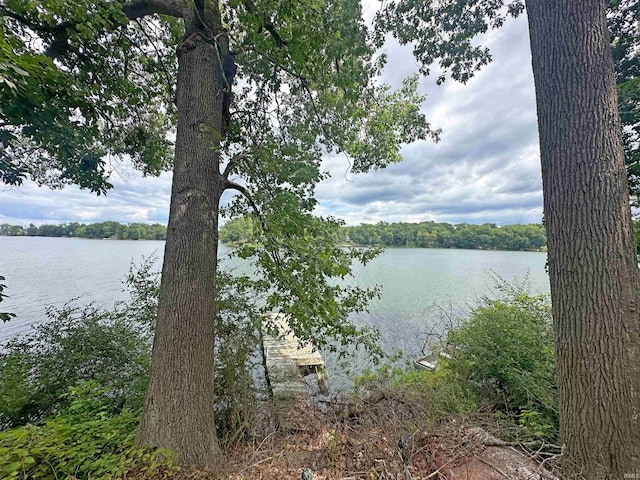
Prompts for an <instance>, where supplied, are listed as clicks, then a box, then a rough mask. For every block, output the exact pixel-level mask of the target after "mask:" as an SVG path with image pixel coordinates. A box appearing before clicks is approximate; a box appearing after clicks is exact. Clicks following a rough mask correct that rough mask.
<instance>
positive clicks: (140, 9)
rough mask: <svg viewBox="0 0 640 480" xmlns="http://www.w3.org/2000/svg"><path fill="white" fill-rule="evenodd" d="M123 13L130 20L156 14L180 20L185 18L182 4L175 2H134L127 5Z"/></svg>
mask: <svg viewBox="0 0 640 480" xmlns="http://www.w3.org/2000/svg"><path fill="white" fill-rule="evenodd" d="M122 11H123V12H124V14H125V15H126V16H127V18H128V19H129V20H135V19H137V18H140V17H146V16H148V15H153V14H154V13H158V14H161V15H169V16H170V17H178V18H182V17H183V16H184V10H183V9H182V7H181V6H180V4H179V3H178V2H176V1H174V0H134V1H132V2H129V3H125V4H124V5H123V7H122Z"/></svg>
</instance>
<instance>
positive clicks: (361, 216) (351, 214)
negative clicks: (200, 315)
mask: <svg viewBox="0 0 640 480" xmlns="http://www.w3.org/2000/svg"><path fill="white" fill-rule="evenodd" d="M372 14H373V7H365V18H369V19H370V18H371V16H372ZM482 41H483V43H484V44H486V45H488V46H489V47H490V48H491V51H492V54H493V62H492V63H491V64H490V65H488V66H486V67H484V68H483V70H482V71H481V72H479V73H478V74H477V75H476V77H475V78H473V79H472V80H471V81H469V82H468V83H467V84H466V85H462V84H459V83H456V82H454V81H452V80H450V79H449V80H447V81H446V82H445V83H444V84H443V85H441V86H437V85H436V84H435V80H436V78H437V73H438V72H437V71H436V70H434V71H433V74H432V75H431V76H430V77H427V78H422V79H421V81H420V91H421V93H424V94H426V95H427V99H426V101H425V103H424V105H423V107H422V108H423V112H424V114H425V115H426V117H427V119H428V121H429V122H430V123H431V126H432V127H433V128H441V129H442V135H441V140H440V142H438V143H434V142H433V141H430V140H429V141H421V142H416V143H414V144H411V145H407V146H405V147H404V148H403V149H402V156H403V161H402V162H400V163H398V164H394V165H391V166H389V167H387V168H386V169H384V170H379V171H376V172H372V173H368V174H357V175H356V174H353V173H351V172H349V162H348V159H347V158H346V157H344V156H340V155H334V156H328V157H326V158H325V159H324V160H323V164H322V168H323V169H324V170H327V171H329V172H330V173H331V177H330V178H329V179H328V180H325V181H324V182H323V183H321V184H320V185H319V186H318V188H317V191H316V197H317V199H318V201H319V205H318V208H317V213H318V214H320V215H332V216H334V217H339V218H342V219H344V220H345V221H346V223H347V224H348V225H357V224H360V223H377V222H380V221H386V222H422V221H430V220H433V221H436V222H449V223H462V222H466V223H485V222H490V223H497V224H499V225H505V224H513V223H540V221H541V219H542V181H541V174H540V160H539V149H538V134H537V125H536V110H535V96H534V88H533V75H532V71H531V56H530V51H529V39H528V32H527V23H526V18H524V17H521V18H519V19H516V20H510V21H508V22H507V24H506V25H505V26H504V27H503V28H502V29H500V30H497V31H492V32H489V33H488V34H487V35H485V36H484V38H483V39H482ZM384 50H385V51H386V53H387V55H388V65H387V67H386V69H385V72H384V75H383V78H382V79H381V81H382V82H384V83H389V84H390V85H391V86H393V87H399V86H400V84H401V82H402V79H403V78H405V77H407V76H409V75H411V74H413V73H414V72H416V71H417V69H418V65H417V64H416V62H415V61H414V59H413V57H412V54H411V50H410V47H402V46H400V45H398V44H397V43H396V42H395V41H394V40H393V39H389V41H388V42H387V44H386V45H385V47H384ZM112 168H113V169H114V171H113V174H112V177H111V180H110V181H111V183H113V185H114V188H113V189H111V190H110V191H109V192H108V194H107V195H106V196H99V197H98V196H95V195H94V194H91V193H90V192H88V191H83V190H80V189H78V188H77V187H73V186H70V187H66V188H65V189H63V190H50V189H48V188H46V187H42V188H40V187H37V186H36V185H34V184H33V183H26V184H24V185H22V186H20V187H18V188H9V187H0V223H10V224H19V225H28V224H29V223H34V224H36V225H40V224H43V223H49V224H51V223H62V222H71V221H77V222H81V223H91V222H101V221H107V220H115V221H118V222H122V223H132V222H143V223H156V222H157V223H166V222H167V218H168V212H169V197H170V191H171V174H170V173H164V174H162V175H161V176H160V177H158V178H155V177H147V178H145V177H143V176H142V175H141V174H140V173H139V172H137V171H135V170H134V169H133V168H132V167H129V166H127V165H126V164H122V163H114V164H113V165H112Z"/></svg>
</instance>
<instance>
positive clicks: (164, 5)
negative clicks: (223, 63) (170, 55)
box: [0, 0, 184, 59]
mask: <svg viewBox="0 0 640 480" xmlns="http://www.w3.org/2000/svg"><path fill="white" fill-rule="evenodd" d="M122 11H123V13H124V14H125V15H126V17H127V19H129V20H136V19H139V18H141V17H145V16H149V15H154V14H160V15H169V16H171V17H178V18H182V17H183V16H184V10H183V7H182V6H181V5H180V3H179V2H178V1H176V0H133V1H131V2H127V3H125V4H124V5H122ZM0 17H8V18H12V19H13V20H15V21H17V22H18V23H20V24H22V25H24V26H25V27H27V28H29V29H31V30H33V31H34V32H40V33H48V34H53V37H54V40H53V41H52V42H51V45H49V46H48V47H47V49H46V50H45V55H46V56H48V57H50V58H53V59H55V58H58V57H61V56H63V55H64V54H65V53H67V52H68V46H67V42H68V40H69V37H70V33H71V32H72V31H73V30H74V29H75V28H77V27H78V25H81V24H83V23H85V22H84V21H79V20H68V21H64V22H60V23H56V24H49V23H38V22H35V21H33V20H31V19H29V18H27V17H25V16H24V15H20V14H19V13H16V12H14V11H13V10H11V9H9V8H7V7H6V6H4V5H0ZM106 20H107V21H108V23H109V24H110V25H109V26H110V27H112V28H116V27H117V26H118V25H119V24H120V23H121V22H119V21H118V20H117V19H116V18H115V17H114V16H113V15H109V16H108V17H107V18H106Z"/></svg>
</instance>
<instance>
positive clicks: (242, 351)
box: [0, 258, 264, 479]
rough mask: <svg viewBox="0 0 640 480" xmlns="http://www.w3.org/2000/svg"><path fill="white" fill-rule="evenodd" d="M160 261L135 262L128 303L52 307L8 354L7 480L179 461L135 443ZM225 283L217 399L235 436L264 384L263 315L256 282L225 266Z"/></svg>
mask: <svg viewBox="0 0 640 480" xmlns="http://www.w3.org/2000/svg"><path fill="white" fill-rule="evenodd" d="M153 264H154V259H153V258H150V259H147V260H145V261H144V262H143V263H142V265H141V266H139V267H137V268H134V267H132V268H131V270H130V272H129V275H128V277H127V283H128V285H129V289H130V300H129V301H128V302H126V303H118V304H116V305H115V307H114V309H112V310H101V309H98V308H96V307H94V306H91V305H89V306H86V307H77V306H72V305H67V306H65V307H63V308H61V309H57V310H50V311H49V321H48V322H46V323H44V324H40V325H38V326H36V327H34V329H33V332H32V333H30V334H28V335H26V336H24V337H22V338H17V339H14V340H11V341H9V342H8V344H7V345H6V347H5V350H4V351H3V352H2V353H0V426H1V427H2V428H3V429H5V431H4V432H0V478H5V477H6V478H51V479H54V478H66V477H67V476H73V477H75V478H89V477H90V478H113V477H121V476H124V475H125V474H126V473H127V472H138V471H148V472H150V473H153V471H155V470H156V469H166V468H169V467H171V465H172V460H171V459H172V457H171V455H170V454H169V453H168V452H158V451H153V450H140V449H136V448H134V447H133V439H134V437H135V429H136V427H137V423H138V421H139V414H140V411H141V408H142V400H143V395H144V391H145V389H146V384H147V377H148V366H149V360H150V350H151V337H152V332H153V328H154V324H155V314H156V305H157V298H158V276H159V274H158V273H157V272H154V270H153ZM217 283H218V287H219V290H218V315H217V317H216V323H217V328H218V331H219V332H221V335H220V337H219V338H218V340H217V342H216V351H215V356H216V371H215V372H214V373H213V374H214V375H215V387H216V390H215V398H214V399H212V404H213V405H214V408H215V409H216V412H217V415H216V422H217V429H218V431H219V432H220V435H221V439H222V441H223V442H233V441H237V440H238V439H241V438H242V437H243V435H245V434H246V433H247V432H248V431H249V430H250V427H251V422H252V420H253V418H254V415H255V412H256V396H257V392H258V391H259V390H260V389H262V388H264V386H263V385H259V384H256V383H255V379H254V372H255V368H254V367H255V366H254V365H253V362H255V361H256V358H255V353H256V348H257V344H258V343H257V342H258V325H259V322H260V315H259V312H258V309H257V308H256V306H255V305H256V303H255V298H256V297H255V292H254V291H253V287H252V282H251V281H249V280H248V279H246V278H242V277H241V278H234V277H232V276H231V275H229V274H227V273H224V272H219V276H218V282H217ZM31 423H35V425H33V424H31ZM25 424H26V425H25ZM151 476H153V475H151Z"/></svg>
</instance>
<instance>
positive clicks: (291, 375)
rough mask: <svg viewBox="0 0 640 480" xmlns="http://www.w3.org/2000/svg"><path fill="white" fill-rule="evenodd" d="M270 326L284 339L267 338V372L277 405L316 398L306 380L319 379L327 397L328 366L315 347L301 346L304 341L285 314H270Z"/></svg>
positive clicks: (264, 336) (319, 388)
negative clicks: (294, 400)
mask: <svg viewBox="0 0 640 480" xmlns="http://www.w3.org/2000/svg"><path fill="white" fill-rule="evenodd" d="M269 322H271V323H273V324H274V325H275V326H277V328H278V331H279V332H280V335H278V336H277V337H274V336H272V335H268V334H266V332H265V333H264V335H263V345H264V352H265V358H266V368H267V372H268V374H269V379H270V383H271V389H272V391H273V397H274V400H275V401H276V404H278V403H281V402H282V401H286V400H290V399H292V398H294V397H295V396H297V395H313V394H314V392H313V390H314V388H313V386H310V385H309V383H308V382H305V378H307V377H308V376H309V375H315V376H316V377H317V389H318V390H319V392H320V393H326V389H327V387H326V383H325V378H324V377H325V373H324V369H325V365H324V360H323V358H322V355H321V354H320V352H318V350H317V349H316V348H315V346H314V345H313V344H311V343H309V344H306V345H304V346H302V347H301V346H300V339H299V338H298V337H296V336H295V335H294V334H293V333H292V332H291V331H290V329H289V326H288V325H287V321H286V318H285V317H284V315H281V314H270V317H269Z"/></svg>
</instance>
